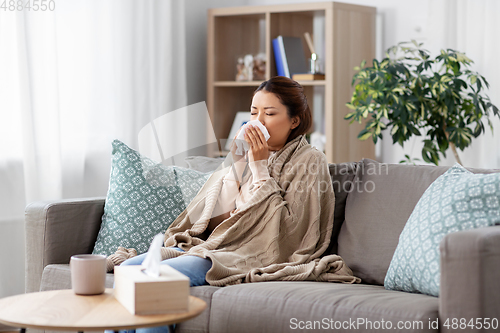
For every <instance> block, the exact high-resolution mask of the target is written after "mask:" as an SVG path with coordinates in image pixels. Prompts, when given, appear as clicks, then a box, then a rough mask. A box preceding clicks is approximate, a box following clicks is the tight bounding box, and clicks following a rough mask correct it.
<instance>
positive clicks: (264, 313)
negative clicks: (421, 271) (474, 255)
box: [210, 281, 438, 333]
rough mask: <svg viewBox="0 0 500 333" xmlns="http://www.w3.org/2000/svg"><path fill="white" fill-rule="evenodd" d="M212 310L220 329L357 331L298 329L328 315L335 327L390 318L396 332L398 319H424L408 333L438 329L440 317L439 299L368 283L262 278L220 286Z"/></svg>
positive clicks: (213, 321) (212, 328) (214, 329)
mask: <svg viewBox="0 0 500 333" xmlns="http://www.w3.org/2000/svg"><path fill="white" fill-rule="evenodd" d="M211 311H212V316H211V319H210V332H218V333H223V332H228V333H232V332H239V333H244V332H252V333H253V332H297V331H299V332H302V331H307V332H314V331H318V332H325V331H335V332H344V331H349V332H354V331H356V330H353V329H350V330H344V329H340V330H327V329H325V326H323V327H319V329H316V330H314V329H313V330H304V329H299V326H298V325H299V324H300V323H299V321H303V323H302V324H303V325H306V321H319V322H320V323H321V324H323V325H324V322H323V321H324V320H325V319H324V318H326V320H327V321H328V324H327V325H334V324H332V322H331V321H330V320H333V321H341V322H344V321H347V322H349V321H351V322H352V321H356V320H357V318H363V319H365V320H369V321H372V322H375V321H377V322H380V320H381V319H384V321H386V322H387V321H391V323H392V325H393V326H392V330H393V331H395V332H396V331H397V330H395V327H396V325H397V323H398V322H399V321H412V322H413V321H421V322H422V327H420V330H416V329H415V330H413V329H407V330H406V329H405V330H404V331H405V332H416V331H418V332H433V331H436V332H437V330H432V329H429V321H435V320H436V319H437V318H438V298H436V297H432V296H426V295H418V294H410V293H404V292H398V291H388V290H385V289H384V288H383V287H382V286H374V285H363V284H355V285H352V284H337V283H325V282H296V281H294V282H260V283H249V284H241V285H237V286H229V287H225V288H222V289H220V290H219V291H217V292H216V293H215V294H214V295H213V297H212V310H211ZM292 318H296V320H294V319H292ZM372 325H373V324H372ZM302 327H303V328H304V326H302ZM332 327H333V328H334V326H329V327H328V328H332ZM360 327H363V328H364V327H365V326H360ZM317 328H318V327H317ZM321 328H323V329H321ZM337 328H338V327H337ZM350 328H352V326H350ZM360 331H361V330H360ZM362 331H363V332H383V331H385V330H381V329H380V328H379V329H378V330H377V329H372V330H369V329H368V330H362ZM387 331H390V330H387ZM400 331H403V330H400Z"/></svg>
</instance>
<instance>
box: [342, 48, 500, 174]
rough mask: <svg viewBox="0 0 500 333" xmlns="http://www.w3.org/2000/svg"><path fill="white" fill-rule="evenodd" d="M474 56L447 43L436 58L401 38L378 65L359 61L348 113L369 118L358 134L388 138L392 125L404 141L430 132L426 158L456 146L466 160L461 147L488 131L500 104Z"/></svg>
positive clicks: (432, 159)
mask: <svg viewBox="0 0 500 333" xmlns="http://www.w3.org/2000/svg"><path fill="white" fill-rule="evenodd" d="M471 63H473V62H472V60H470V59H469V58H467V57H466V56H465V54H463V53H460V52H458V51H455V50H452V49H447V50H441V53H440V54H439V55H438V56H436V57H435V58H432V57H431V55H430V53H429V51H427V50H424V49H422V44H417V43H416V42H415V41H412V42H411V43H409V42H404V43H400V44H398V45H396V46H393V47H391V48H389V49H388V51H387V53H386V58H384V59H383V60H382V61H380V62H379V61H377V60H376V59H374V60H373V66H372V67H365V62H364V61H363V63H362V64H361V67H356V68H355V70H357V71H358V72H357V73H356V74H355V75H354V77H353V80H352V84H353V85H355V89H354V92H353V94H352V98H351V102H350V103H347V106H348V107H349V108H350V109H351V110H353V111H352V112H350V113H348V114H347V115H346V116H345V119H348V120H350V121H351V123H352V122H354V121H358V122H360V123H361V122H362V120H363V119H366V118H370V119H369V120H368V121H367V122H366V126H365V128H364V129H363V130H362V131H361V132H360V133H359V135H358V138H359V139H361V140H366V139H368V138H370V137H371V138H372V139H373V142H375V143H376V142H377V140H378V138H380V139H382V131H383V130H384V129H386V128H391V131H390V133H391V135H392V140H393V143H396V142H397V143H399V144H400V145H401V146H403V144H404V142H406V141H407V140H409V139H410V138H411V137H412V136H414V135H416V136H422V133H425V134H424V140H423V141H424V147H423V149H422V158H423V159H424V161H426V162H428V163H434V164H436V165H437V164H438V163H439V160H440V155H443V156H444V157H446V151H447V150H448V148H451V150H452V151H453V154H454V156H455V159H456V160H457V162H458V163H460V164H462V163H461V161H460V158H459V156H458V153H457V148H458V149H460V150H464V149H465V148H466V147H468V146H469V145H470V143H471V141H472V138H477V137H478V136H479V135H481V134H482V133H484V132H485V126H484V122H485V120H487V121H488V124H489V127H490V128H491V130H492V131H493V126H492V124H491V120H490V114H491V112H493V114H494V115H495V116H499V117H500V114H499V112H498V108H497V107H496V106H495V105H493V104H492V103H491V102H490V99H489V97H488V96H487V95H484V94H483V91H484V88H485V87H486V88H487V87H489V85H488V82H487V81H486V79H485V78H484V77H483V76H481V75H479V73H477V72H473V71H471V70H470V69H469V67H470V64H471Z"/></svg>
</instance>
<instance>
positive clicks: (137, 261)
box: [120, 253, 146, 266]
mask: <svg viewBox="0 0 500 333" xmlns="http://www.w3.org/2000/svg"><path fill="white" fill-rule="evenodd" d="M145 258H146V253H143V254H140V255H138V256H135V257H133V258H130V259H127V260H125V261H124V262H122V263H121V265H120V266H128V265H141V264H142V262H143V261H144V259H145Z"/></svg>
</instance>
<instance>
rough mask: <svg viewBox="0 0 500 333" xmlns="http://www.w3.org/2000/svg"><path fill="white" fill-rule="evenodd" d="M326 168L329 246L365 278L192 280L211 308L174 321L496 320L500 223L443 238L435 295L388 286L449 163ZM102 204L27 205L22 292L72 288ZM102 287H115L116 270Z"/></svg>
mask: <svg viewBox="0 0 500 333" xmlns="http://www.w3.org/2000/svg"><path fill="white" fill-rule="evenodd" d="M329 168H330V174H331V178H332V184H333V187H334V191H335V198H336V201H335V216H334V221H333V233H332V237H331V243H330V247H329V249H328V250H327V251H326V252H325V254H329V253H337V254H339V255H340V256H341V257H342V258H343V259H344V260H345V262H346V263H347V265H348V266H349V267H350V268H351V269H352V271H353V273H354V275H356V276H358V277H360V278H361V279H362V282H361V283H360V284H341V283H328V282H311V281H303V282H297V281H279V282H263V283H250V284H240V285H233V286H227V287H222V288H221V287H214V286H200V287H192V288H191V295H194V296H196V297H199V298H201V299H203V300H204V301H205V302H206V303H207V305H208V306H207V309H206V310H205V311H204V312H203V313H202V314H201V315H200V316H198V317H196V318H194V319H192V320H190V321H187V322H184V323H181V324H179V325H177V327H176V332H241V333H242V332H294V331H300V332H302V331H303V332H316V331H317V332H320V331H335V332H353V331H356V332H383V331H394V332H397V331H402V332H455V331H456V332H468V331H481V330H479V329H478V328H479V324H478V325H476V326H467V327H466V328H464V327H463V325H462V327H461V326H460V323H461V322H463V321H464V320H465V321H467V323H469V324H470V323H471V321H470V320H472V321H473V322H474V323H476V322H477V321H481V322H482V323H484V319H485V318H489V319H488V320H489V321H490V325H488V326H491V324H494V322H493V323H492V322H491V320H492V319H494V318H496V320H497V321H498V320H499V319H500V282H499V281H500V226H491V227H485V228H476V229H472V230H466V231H459V232H454V233H450V234H448V235H446V236H445V237H444V238H443V240H442V241H441V243H440V248H439V251H440V272H441V273H440V274H441V275H440V290H439V297H435V296H429V295H424V294H419V293H409V292H402V291H395V290H386V289H385V288H384V278H385V275H386V273H387V270H388V267H389V265H390V263H391V260H392V257H393V254H394V252H395V249H396V247H397V245H398V239H399V235H400V233H401V231H402V230H403V228H404V226H405V223H406V221H407V220H408V218H409V216H410V215H411V213H412V211H413V209H414V207H415V205H416V204H417V202H418V201H419V199H420V197H421V196H422V194H423V193H424V191H425V190H426V189H427V187H428V186H429V185H430V184H431V183H432V182H433V181H434V180H436V179H437V178H438V177H439V176H440V175H442V174H443V173H444V172H446V171H447V170H448V167H436V166H415V165H403V164H382V163H378V162H376V161H372V160H369V159H363V160H361V161H359V162H352V163H341V164H330V165H329ZM469 170H470V171H472V172H473V173H493V172H499V171H500V170H484V169H469ZM104 204H105V198H85V199H71V200H60V201H46V202H34V203H31V204H30V205H28V206H27V208H26V292H34V291H39V290H40V291H44V290H54V289H69V288H71V282H70V270H69V266H68V262H69V258H70V257H71V256H72V255H74V254H81V253H91V252H92V250H93V247H94V243H95V241H96V237H97V234H98V232H99V228H100V223H101V217H102V215H103V208H104ZM106 286H107V287H112V286H113V275H112V274H108V275H107V279H106ZM452 323H455V325H452ZM474 325H475V324H474ZM482 326H483V328H482V330H484V328H485V326H486V325H482ZM485 331H493V330H491V329H490V330H485Z"/></svg>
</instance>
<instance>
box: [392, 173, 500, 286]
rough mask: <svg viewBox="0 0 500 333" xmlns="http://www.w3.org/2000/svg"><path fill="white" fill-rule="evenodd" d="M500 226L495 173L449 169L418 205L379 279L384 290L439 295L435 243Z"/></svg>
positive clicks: (498, 181)
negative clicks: (457, 234) (464, 232)
mask: <svg viewBox="0 0 500 333" xmlns="http://www.w3.org/2000/svg"><path fill="white" fill-rule="evenodd" d="M499 223H500V174H499V173H494V174H473V173H471V172H469V171H468V170H466V169H465V168H463V167H462V166H460V165H459V164H455V165H454V166H453V167H452V168H450V169H449V170H448V171H447V172H445V173H444V174H443V175H441V176H440V177H438V178H437V179H436V180H435V181H434V182H433V183H432V184H431V185H430V186H429V187H428V188H427V190H425V192H424V194H423V195H422V197H421V198H420V200H419V201H418V203H417V205H416V206H415V209H414V210H413V212H412V214H411V215H410V218H409V219H408V222H407V223H406V225H405V227H404V229H403V231H402V232H401V235H400V236H399V243H398V246H397V247H396V251H395V252H394V256H393V257H392V261H391V264H390V266H389V270H388V271H387V275H386V276H385V281H384V286H385V288H386V289H391V290H402V291H408V292H420V293H423V294H428V295H433V296H439V279H440V259H439V255H440V254H439V243H440V242H441V240H442V239H443V237H444V236H445V235H447V234H449V233H452V232H456V231H460V230H468V229H473V228H480V227H486V226H491V225H495V224H499Z"/></svg>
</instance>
